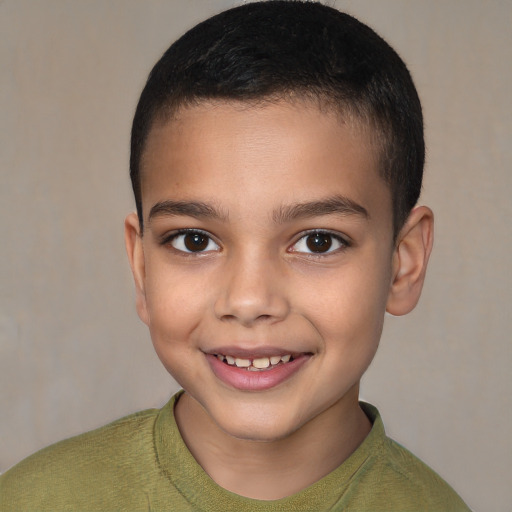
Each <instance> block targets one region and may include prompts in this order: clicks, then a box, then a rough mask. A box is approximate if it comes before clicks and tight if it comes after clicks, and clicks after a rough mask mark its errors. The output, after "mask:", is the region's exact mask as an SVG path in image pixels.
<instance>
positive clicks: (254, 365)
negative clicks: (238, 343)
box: [217, 354, 292, 371]
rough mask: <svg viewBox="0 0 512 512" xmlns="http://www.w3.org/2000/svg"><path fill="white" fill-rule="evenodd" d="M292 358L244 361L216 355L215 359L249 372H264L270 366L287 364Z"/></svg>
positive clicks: (265, 358) (277, 357)
mask: <svg viewBox="0 0 512 512" xmlns="http://www.w3.org/2000/svg"><path fill="white" fill-rule="evenodd" d="M291 358H292V356H291V354H286V355H284V356H271V357H257V358H255V359H245V358H242V357H233V356H225V355H223V354H217V359H219V360H220V361H223V362H224V361H225V362H226V363H227V364H229V365H230V366H236V367H238V368H247V369H248V370H251V371H258V370H265V369H266V368H270V367H271V366H276V365H277V364H279V363H281V362H282V363H288V362H289V361H290V359H291Z"/></svg>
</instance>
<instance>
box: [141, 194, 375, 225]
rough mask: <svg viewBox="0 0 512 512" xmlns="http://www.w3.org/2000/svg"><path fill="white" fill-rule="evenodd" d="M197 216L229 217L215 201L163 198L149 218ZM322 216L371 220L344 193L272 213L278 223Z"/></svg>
mask: <svg viewBox="0 0 512 512" xmlns="http://www.w3.org/2000/svg"><path fill="white" fill-rule="evenodd" d="M181 215H185V216H187V217H194V218H196V219H204V218H210V219H216V220H220V221H223V222H225V221H227V220H228V218H229V216H228V215H227V214H226V213H224V212H223V211H221V210H220V209H218V208H216V207H215V206H214V205H212V204H208V203H204V202H201V201H172V200H167V201H159V202H158V203H156V204H154V205H153V207H152V208H151V210H150V212H149V216H148V221H151V219H153V218H154V217H160V216H171V217H174V216H181ZM322 215H342V216H349V215H357V216H360V217H363V218H365V219H369V218H370V215H369V213H368V211H367V210H366V208H364V207H363V206H361V205H360V204H358V203H356V202H355V201H352V200H351V199H349V198H347V197H344V196H339V195H337V196H333V197H329V198H327V199H321V200H318V201H309V202H305V203H296V204H291V205H284V206H281V207H279V208H277V209H276V210H275V211H274V212H273V214H272V220H273V221H274V222H275V223H276V224H285V223H287V222H291V221H293V220H297V219H302V218H309V217H318V216H322Z"/></svg>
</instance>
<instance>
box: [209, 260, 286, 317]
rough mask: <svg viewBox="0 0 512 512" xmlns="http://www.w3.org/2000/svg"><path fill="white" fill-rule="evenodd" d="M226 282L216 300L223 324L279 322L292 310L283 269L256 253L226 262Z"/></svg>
mask: <svg viewBox="0 0 512 512" xmlns="http://www.w3.org/2000/svg"><path fill="white" fill-rule="evenodd" d="M225 265H226V267H225V270H226V271H225V272H223V281H222V283H221V284H220V287H219V294H218V296H217V298H216V301H215V306H214V310H215V315H216V317H217V318H218V319H220V320H222V321H231V322H238V323H240V324H241V325H243V326H245V327H250V326H252V325H254V324H256V323H260V322H269V323H273V322H279V321H281V320H282V319H284V318H285V317H286V316H287V315H288V313H289V310H290V306H289V301H288V299H287V297H286V291H285V287H284V286H283V283H282V281H283V280H282V279H281V277H282V270H281V271H280V270H279V269H278V268H276V266H277V265H276V264H275V263H272V262H271V258H269V257H264V256H263V257H257V256H255V255H254V254H253V255H248V256H247V257H245V258H240V259H237V260H230V261H226V262H225Z"/></svg>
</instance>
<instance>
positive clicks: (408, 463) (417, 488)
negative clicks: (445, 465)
mask: <svg viewBox="0 0 512 512" xmlns="http://www.w3.org/2000/svg"><path fill="white" fill-rule="evenodd" d="M382 464H383V466H384V467H385V468H386V470H387V471H386V473H387V474H388V477H389V479H390V480H392V481H393V482H394V487H395V490H396V492H398V494H401V495H402V497H401V499H403V500H405V501H407V500H408V499H410V497H411V496H413V497H414V502H415V504H416V506H417V509H418V510H439V511H452V510H453V511H469V508H468V507H467V506H466V504H465V503H464V502H463V501H462V499H461V498H460V497H459V495H458V494H457V493H456V492H455V491H454V490H453V489H452V488H451V487H450V485H449V484H448V483H446V482H445V481H444V480H443V479H442V478H441V477H440V476H439V475H438V474H437V473H436V472H435V471H434V470H433V469H431V468H430V467H429V466H427V465H426V464H425V463H424V462H422V461H421V460H420V459H418V458H417V457H416V456H415V455H413V454H412V453H411V452H410V451H409V450H407V449H406V448H404V447H403V446H401V445H400V444H399V443H397V442H396V441H393V440H392V439H389V438H387V439H386V447H385V450H384V453H383V458H382Z"/></svg>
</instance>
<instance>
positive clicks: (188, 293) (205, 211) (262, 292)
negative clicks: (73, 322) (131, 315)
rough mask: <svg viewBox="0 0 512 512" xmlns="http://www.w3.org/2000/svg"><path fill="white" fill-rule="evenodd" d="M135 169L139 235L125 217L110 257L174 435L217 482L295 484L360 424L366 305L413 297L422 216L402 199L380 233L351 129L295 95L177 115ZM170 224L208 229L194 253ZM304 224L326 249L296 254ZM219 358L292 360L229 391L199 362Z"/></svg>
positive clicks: (421, 266) (369, 178)
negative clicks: (129, 298)
mask: <svg viewBox="0 0 512 512" xmlns="http://www.w3.org/2000/svg"><path fill="white" fill-rule="evenodd" d="M142 164H143V166H142V168H143V173H142V197H143V211H144V225H145V229H144V233H143V234H142V233H141V232H140V229H139V222H138V218H137V216H136V214H130V215H129V216H128V217H127V219H126V222H125V235H126V245H127V252H128V256H129V259H130V263H131V267H132V271H133V275H134V279H135V286H136V292H137V310H138V313H139V316H140V318H141V319H142V320H143V322H145V323H146V324H147V325H148V326H149V329H150V332H151V338H152V340H153V344H154V347H155V350H156V352H157V354H158V356H159V357H160V359H161V361H162V363H163V364H164V366H165V367H166V368H167V370H168V371H169V372H170V373H171V375H172V376H173V377H174V378H175V379H176V380H177V382H178V383H179V384H180V385H181V386H182V387H183V388H184V389H185V394H184V395H183V396H182V397H181V399H180V400H179V402H178V404H177V406H176V411H175V413H176V419H177V422H178V426H179V429H180V431H181V433H182V436H183V438H184V441H185V443H186V444H187V446H188V447H189V449H190V451H191V452H192V454H193V455H194V457H195V458H196V460H197V461H198V462H199V463H200V464H201V466H202V467H203V468H204V469H205V471H206V472H207V473H208V474H209V475H210V476H211V477H212V478H213V480H214V481H216V482H217V483H218V484H219V485H221V486H222V487H224V488H226V489H228V490H230V491H232V492H235V493H237V494H240V495H243V496H248V497H252V498H256V499H266V500H270V499H278V498H282V497H284V496H287V495H290V494H292V493H295V492H298V491H299V490H301V489H303V488H305V487H307V486H308V485H310V484H311V483H313V482H315V481H317V480H319V479H320V478H322V477H323V476H325V475H326V474H328V473H329V472H330V471H332V470H333V469H335V468H336V467H337V466H338V465H339V464H341V463H342V462H343V461H344V460H345V459H346V458H347V457H348V456H349V455H350V454H351V453H352V452H353V451H354V450H355V449H356V448H357V447H358V446H359V445H360V444H361V442H362V441H363V440H364V438H365V437H366V436H367V434H368V432H369V430H370V428H371V425H370V423H369V421H368V419H367V417H366V416H365V414H364V413H363V412H362V410H361V409H360V407H359V405H358V391H359V382H360V379H361V377H362V375H363V374H364V372H365V371H366V369H367V368H368V365H369V364H370V362H371V360H372V359H373V357H374V355H375V352H376V350H377V347H378V344H379V339H380V336H381V331H382V326H383V318H384V312H385V311H386V310H387V311H389V312H390V313H392V314H394V315H401V314H405V313H407V312H409V311H410V310H411V309H413V308H414V306H415V304H416V302H417V301H418V299H419V295H420V292H421V287H422V284H423V280H424V277H425V270H426V265H427V262H428V257H429V254H430V250H431V247H432V226H433V216H432V212H431V211H430V210H429V209H428V208H426V207H418V208H416V209H414V210H413V211H412V213H411V215H410V217H409V219H408V221H407V223H406V224H405V226H404V227H403V229H402V231H401V232H400V234H399V236H398V238H397V240H396V241H395V240H393V237H392V213H391V212H392V210H391V194H390V191H389V189H388V187H387V186H386V184H385V183H384V181H383V180H382V179H381V178H380V177H379V175H378V172H377V155H375V154H374V153H373V150H372V149H371V145H370V144H369V143H368V141H367V140H366V138H365V136H364V131H363V130H359V129H358V127H357V126H355V125H354V124H353V123H352V124H344V123H343V122H342V121H341V120H340V119H339V117H336V116H334V115H329V114H326V113H325V112H320V110H318V108H317V107H316V106H314V105H311V104H309V103H305V102H297V103H294V104H291V103H289V102H286V101H284V100H283V101H279V102H274V103H269V104H264V105H259V106H257V107H255V106H249V105H244V104H240V103H230V102H217V103H215V104H214V103H203V104H200V105H196V106H194V107H190V108H187V109H183V110H182V111H180V112H179V114H178V115H177V117H176V118H175V119H173V120H172V121H169V122H166V123H160V124H156V125H155V126H154V128H153V129H152V131H151V133H150V135H149V137H148V141H147V146H146V149H145V153H144V156H143V162H142ZM340 198H343V202H342V203H340ZM169 201H172V202H173V203H172V204H171V206H170V207H169V204H170V203H169ZM166 202H167V203H166ZM176 203H179V205H180V208H179V209H177V208H176ZM191 203H194V204H197V203H200V204H201V205H203V206H202V208H199V209H198V208H197V205H196V207H195V209H194V208H191V207H190V204H191ZM311 203H315V204H314V206H315V207H311ZM304 204H309V206H308V207H305V206H304ZM326 204H327V205H330V206H331V207H332V206H333V205H334V207H332V208H330V211H329V208H328V207H326ZM183 205H185V206H183ZM204 205H207V206H208V207H207V208H205V207H204ZM297 205H300V206H299V207H297ZM319 206H320V207H319ZM342 207H343V208H342ZM178 210H179V211H178ZM151 212H152V214H151V215H150V213H151ZM182 229H199V230H201V231H203V232H205V233H206V234H208V236H209V238H205V239H204V240H206V242H205V243H206V246H205V247H204V250H201V251H196V252H185V251H186V250H187V248H186V246H185V245H183V243H184V241H186V239H187V238H186V236H185V235H181V234H179V233H178V234H176V231H177V230H182ZM312 230H317V231H318V230H320V231H322V232H323V236H324V237H327V240H330V241H331V243H332V245H331V248H330V249H329V250H328V251H327V252H323V253H316V252H312V251H311V250H310V249H309V247H308V244H307V243H306V242H307V241H311V237H310V238H307V237H308V236H310V235H311V231H312ZM188 240H189V238H188ZM222 350H225V351H228V350H241V351H245V352H247V353H248V354H251V353H253V352H254V353H255V354H256V355H259V354H261V353H269V354H270V353H272V352H278V353H283V354H285V353H293V354H297V355H302V357H303V359H304V362H303V364H302V365H301V366H300V367H299V368H298V370H296V371H295V372H293V373H292V375H291V376H290V377H289V378H287V379H286V380H284V381H283V382H280V383H279V384H278V385H275V386H272V387H270V388H269V389H265V390H261V391H253V390H243V389H237V388H235V387H233V386H230V385H229V384H226V382H224V381H222V380H221V379H219V378H218V377H217V376H216V374H215V373H214V371H213V370H212V366H211V364H210V362H209V360H208V357H209V356H208V355H207V354H211V353H217V352H219V351H222Z"/></svg>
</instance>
